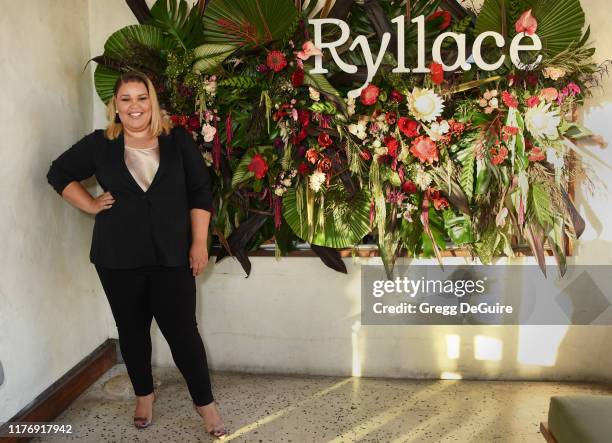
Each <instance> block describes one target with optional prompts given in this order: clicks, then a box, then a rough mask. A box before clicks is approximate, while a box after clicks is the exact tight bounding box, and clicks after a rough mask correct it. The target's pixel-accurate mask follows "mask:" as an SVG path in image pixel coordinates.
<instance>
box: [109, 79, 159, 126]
mask: <svg viewBox="0 0 612 443" xmlns="http://www.w3.org/2000/svg"><path fill="white" fill-rule="evenodd" d="M115 106H116V109H117V111H119V119H121V124H122V125H123V128H124V129H126V130H127V131H130V132H141V131H144V130H146V129H147V128H149V127H150V126H151V109H152V107H151V99H150V98H149V93H148V92H147V87H146V86H145V84H144V83H141V82H137V81H129V82H127V83H123V84H122V85H121V86H120V87H119V90H118V91H117V96H116V97H115Z"/></svg>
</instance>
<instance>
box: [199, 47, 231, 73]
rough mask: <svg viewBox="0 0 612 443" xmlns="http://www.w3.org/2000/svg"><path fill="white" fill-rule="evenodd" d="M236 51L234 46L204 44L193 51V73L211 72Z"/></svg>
mask: <svg viewBox="0 0 612 443" xmlns="http://www.w3.org/2000/svg"><path fill="white" fill-rule="evenodd" d="M235 50H236V46H234V45H223V44H217V43H206V44H203V45H201V46H198V47H197V48H196V49H194V51H193V55H194V57H195V60H196V61H195V63H194V65H193V70H194V72H205V73H208V72H212V71H214V70H215V69H216V68H217V67H218V66H219V65H221V63H223V62H224V61H225V59H226V58H227V57H229V56H230V55H231V54H232V52H234V51H235Z"/></svg>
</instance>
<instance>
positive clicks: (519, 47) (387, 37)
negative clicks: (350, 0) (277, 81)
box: [309, 15, 542, 98]
mask: <svg viewBox="0 0 612 443" xmlns="http://www.w3.org/2000/svg"><path fill="white" fill-rule="evenodd" d="M391 22H392V23H393V24H395V25H397V40H398V45H397V46H398V51H397V54H396V57H395V59H396V60H397V67H395V69H393V72H395V73H401V74H408V73H410V72H412V73H415V74H427V73H429V68H428V67H427V66H425V16H423V15H421V16H419V17H416V18H414V19H413V20H412V21H411V22H412V23H415V24H416V25H417V66H416V67H413V68H412V69H410V68H408V67H407V66H406V54H405V29H406V21H405V18H404V16H403V15H400V16H399V17H396V18H395V19H393V20H392V21H391ZM309 23H310V24H312V25H313V26H314V45H315V46H316V47H317V48H319V49H321V50H325V49H328V50H329V52H330V54H331V56H332V58H333V59H334V62H336V64H337V65H338V67H339V68H340V69H341V70H342V71H344V72H346V73H348V74H354V73H356V72H357V66H355V65H351V64H349V63H346V62H345V61H344V60H342V59H341V58H340V55H339V54H338V51H337V48H338V47H340V46H342V45H344V44H345V43H346V42H347V41H348V39H349V37H350V33H351V31H350V29H349V26H348V24H347V23H346V22H344V21H343V20H339V19H334V18H316V19H314V18H311V19H310V20H309ZM323 25H335V26H338V27H339V28H340V31H341V35H340V38H338V40H336V41H333V42H324V41H323V36H322V34H323ZM449 38H450V39H452V40H454V42H455V45H456V46H457V50H458V52H457V60H456V61H455V63H453V64H452V65H446V64H445V63H444V61H443V60H442V55H441V52H442V44H443V43H444V41H445V40H446V39H449ZM486 39H493V40H494V41H495V45H496V46H497V47H498V48H503V47H504V46H505V44H506V42H505V40H504V37H503V36H502V35H501V34H499V33H498V32H493V31H488V32H484V33H482V34H480V35H479V36H478V37H476V40H475V41H474V44H473V46H472V57H473V59H474V63H475V64H476V66H478V68H480V69H481V70H483V71H495V70H496V69H499V68H500V66H502V65H503V63H504V60H505V58H506V56H505V54H500V57H499V59H498V60H497V61H496V62H495V63H487V62H485V61H484V59H483V58H482V51H481V50H482V45H483V43H484V41H485V40H486ZM523 39H529V40H530V42H529V43H528V44H524V43H522V42H523ZM390 41H391V33H390V32H385V33H384V34H383V37H382V41H381V44H380V51H379V52H378V54H377V55H376V60H375V59H374V57H373V55H372V51H371V50H370V45H369V43H368V39H367V37H366V36H364V35H359V36H357V37H356V38H355V39H354V40H353V43H352V44H351V46H350V48H349V51H354V50H355V49H356V48H357V47H358V46H361V51H362V53H363V57H364V59H365V61H366V65H367V69H368V78H367V80H366V82H365V83H364V84H363V85H362V86H361V88H359V89H353V90H352V91H349V93H348V96H349V97H352V98H356V97H358V96H359V95H360V94H361V91H362V90H363V88H365V87H366V86H367V85H368V84H369V83H370V82H371V81H372V80H373V79H374V76H375V75H376V73H377V72H378V69H379V68H380V65H381V63H382V60H383V56H384V55H385V52H387V49H388V47H389V42H390ZM541 49H542V41H541V40H540V38H539V37H538V36H537V35H536V34H533V35H527V34H526V33H520V34H517V35H516V36H515V37H514V38H513V39H512V42H511V43H510V59H511V60H512V63H513V64H514V65H515V66H516V67H517V68H518V69H522V70H532V69H535V68H536V67H537V66H538V65H539V64H540V62H541V61H542V55H538V57H537V59H536V61H535V62H534V63H532V64H530V65H526V64H525V63H523V62H522V61H521V59H520V53H521V52H523V51H525V52H526V51H540V50H541ZM431 56H432V59H433V61H434V62H436V63H439V64H441V65H442V66H443V68H444V70H445V71H455V70H457V69H462V70H464V71H469V70H470V69H471V68H472V65H471V64H470V63H468V62H467V59H466V39H465V34H457V33H455V32H444V33H443V34H440V35H439V36H438V37H436V39H435V40H434V42H433V47H432V52H431ZM328 72H329V71H328V70H327V69H325V68H323V57H322V56H321V55H317V56H315V67H314V69H311V70H310V73H311V74H326V73H328Z"/></svg>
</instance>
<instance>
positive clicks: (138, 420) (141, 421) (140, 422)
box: [134, 391, 157, 429]
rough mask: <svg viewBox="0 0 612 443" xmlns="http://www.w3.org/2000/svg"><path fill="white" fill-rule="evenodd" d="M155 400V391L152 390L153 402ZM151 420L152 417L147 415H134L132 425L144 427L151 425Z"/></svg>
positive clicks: (139, 427)
mask: <svg viewBox="0 0 612 443" xmlns="http://www.w3.org/2000/svg"><path fill="white" fill-rule="evenodd" d="M155 400H157V392H155V391H153V403H155ZM152 421H153V417H151V418H150V419H149V418H147V417H137V416H134V426H135V427H136V428H138V429H145V428H148V427H149V426H151V424H152Z"/></svg>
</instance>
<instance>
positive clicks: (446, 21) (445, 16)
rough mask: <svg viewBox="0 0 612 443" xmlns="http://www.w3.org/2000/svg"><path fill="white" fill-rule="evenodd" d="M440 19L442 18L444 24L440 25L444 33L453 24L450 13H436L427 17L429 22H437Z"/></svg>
mask: <svg viewBox="0 0 612 443" xmlns="http://www.w3.org/2000/svg"><path fill="white" fill-rule="evenodd" d="M438 17H442V23H440V31H444V30H445V29H446V28H448V27H449V26H450V23H451V14H450V12H448V11H436V12H434V13H433V14H431V15H430V16H429V17H427V21H430V20H435V19H437V18H438Z"/></svg>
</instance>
